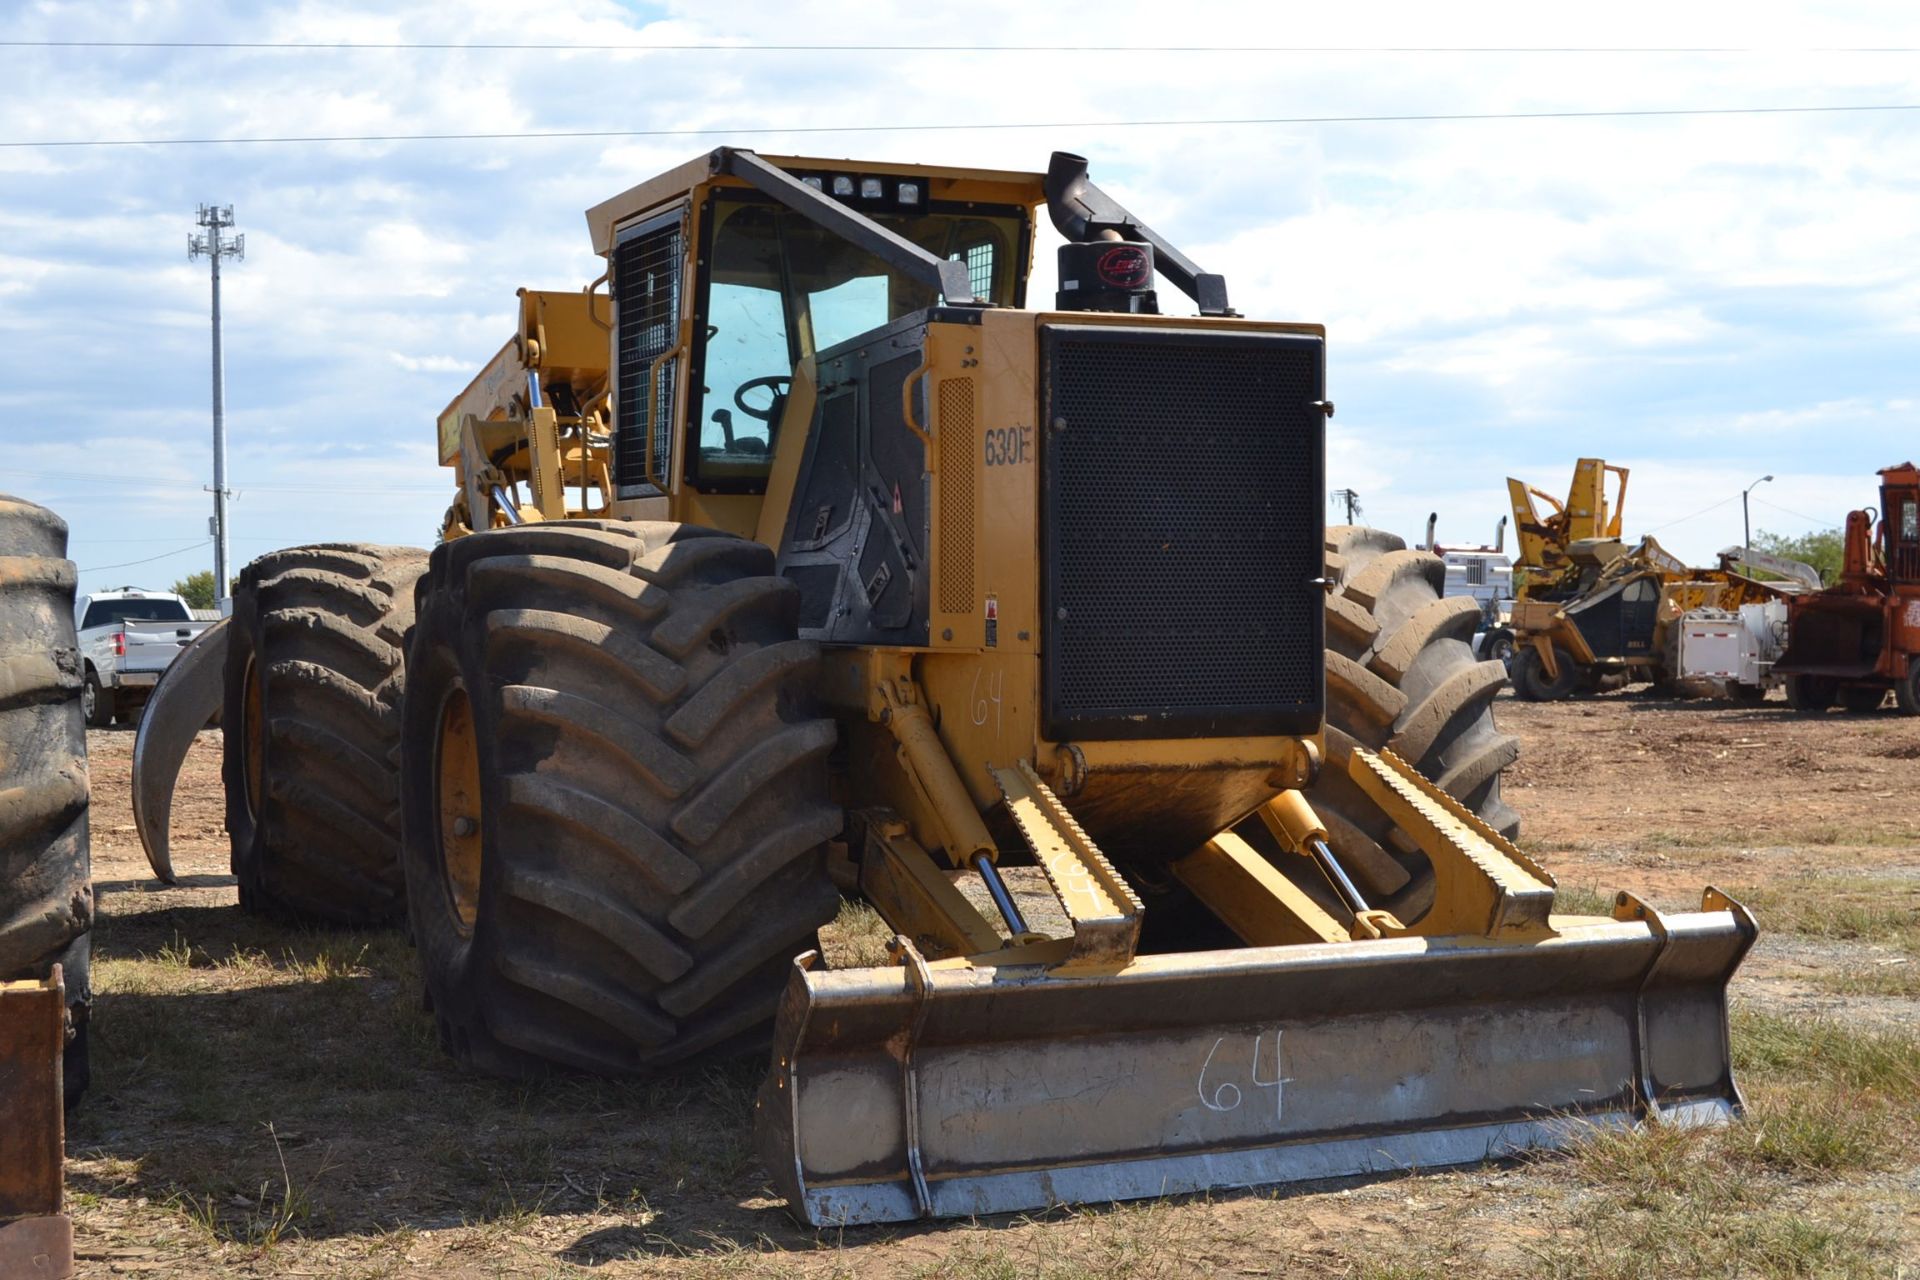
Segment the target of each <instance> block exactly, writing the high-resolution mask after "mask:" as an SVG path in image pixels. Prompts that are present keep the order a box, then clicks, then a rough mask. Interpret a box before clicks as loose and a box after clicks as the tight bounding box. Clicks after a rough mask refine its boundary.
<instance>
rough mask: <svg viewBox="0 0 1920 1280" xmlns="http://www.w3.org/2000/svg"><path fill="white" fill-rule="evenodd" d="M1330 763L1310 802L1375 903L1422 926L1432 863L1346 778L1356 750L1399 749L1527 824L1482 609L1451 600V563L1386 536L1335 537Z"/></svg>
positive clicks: (1495, 811) (1445, 782) (1484, 812)
mask: <svg viewBox="0 0 1920 1280" xmlns="http://www.w3.org/2000/svg"><path fill="white" fill-rule="evenodd" d="M1326 564H1327V576H1328V577H1329V578H1331V579H1332V580H1333V582H1334V584H1335V585H1334V588H1333V590H1332V592H1331V593H1330V594H1329V595H1328V597H1327V759H1326V761H1325V763H1324V765H1323V766H1322V769H1321V772H1320V778H1319V780H1318V781H1317V782H1316V783H1315V784H1314V787H1313V790H1312V793H1311V799H1312V801H1313V806H1314V811H1315V812H1316V813H1317V814H1319V815H1320V818H1321V820H1322V821H1323V822H1325V823H1326V826H1327V832H1328V836H1329V841H1328V842H1329V843H1330V844H1331V845H1332V846H1333V849H1334V852H1335V853H1336V854H1337V855H1338V856H1339V857H1340V858H1341V860H1342V862H1343V863H1344V864H1345V865H1346V866H1347V867H1348V868H1349V870H1350V871H1351V872H1352V873H1353V874H1355V876H1356V877H1357V878H1358V879H1359V880H1360V881H1361V887H1362V888H1363V890H1365V891H1366V893H1367V895H1368V900H1369V902H1371V903H1373V904H1374V905H1376V906H1383V907H1385V908H1386V909H1388V910H1391V911H1395V912H1398V913H1401V915H1402V918H1403V919H1407V920H1412V919H1414V918H1416V917H1417V916H1418V915H1419V914H1421V913H1422V912H1424V911H1425V910H1426V908H1427V905H1428V904H1429V903H1430V901H1431V897H1432V871H1431V868H1430V867H1428V866H1427V862H1426V858H1425V857H1424V856H1423V855H1421V854H1419V853H1418V852H1416V851H1415V850H1414V849H1413V847H1412V845H1411V844H1410V843H1408V842H1407V841H1406V840H1405V838H1404V837H1403V836H1400V835H1398V833H1395V832H1392V831H1391V830H1390V828H1389V824H1388V823H1387V822H1386V821H1385V819H1384V818H1382V817H1380V816H1379V815H1378V813H1377V811H1376V810H1375V808H1374V806H1373V804H1372V803H1371V802H1370V801H1368V800H1367V799H1366V798H1365V797H1364V796H1363V795H1362V794H1361V792H1360V790H1359V788H1358V787H1357V786H1356V785H1355V784H1354V783H1353V781H1352V780H1351V779H1350V778H1349V777H1348V776H1347V772H1346V770H1347V764H1348V761H1349V759H1350V758H1351V752H1352V750H1353V748H1354V746H1355V745H1359V746H1362V747H1367V748H1371V749H1378V748H1381V747H1388V748H1391V749H1392V750H1393V751H1394V752H1396V753H1397V754H1399V755H1400V756H1402V757H1403V758H1405V759H1406V760H1407V761H1408V762H1409V763H1410V764H1412V765H1413V766H1414V767H1415V768H1417V769H1419V770H1420V772H1422V773H1424V774H1425V775H1426V776H1427V777H1428V778H1430V779H1432V780H1433V781H1434V782H1435V783H1437V784H1438V785H1439V786H1440V787H1442V788H1443V789H1445V790H1446V791H1447V792H1448V793H1449V794H1451V795H1452V796H1454V797H1455V798H1456V799H1458V800H1459V801H1460V802H1461V803H1462V804H1464V805H1466V806H1467V807H1468V808H1470V809H1472V810H1474V811H1475V812H1477V813H1478V814H1479V815H1480V816H1481V817H1482V818H1484V819H1485V820H1486V821H1487V822H1488V823H1489V824H1490V825H1491V826H1493V827H1494V828H1495V829H1496V830H1498V831H1500V832H1501V833H1502V834H1504V835H1507V836H1513V835H1515V834H1517V833H1518V831H1519V829H1520V818H1519V815H1518V814H1516V813H1515V812H1514V811H1513V810H1512V809H1511V808H1509V807H1508V805H1507V803H1506V801H1505V800H1503V799H1502V798H1501V794H1500V777H1501V774H1502V773H1503V772H1504V771H1505V770H1506V768H1507V766H1508V765H1510V764H1512V763H1513V761H1514V760H1515V759H1516V758H1517V757H1518V755H1519V752H1520V742H1519V739H1518V738H1515V737H1514V736H1513V735H1511V734H1506V733H1502V732H1500V729H1499V727H1498V726H1497V725H1496V724H1495V723H1494V719H1493V700H1494V698H1495V696H1496V695H1497V694H1498V693H1499V692H1500V690H1501V689H1502V688H1503V687H1505V685H1506V683H1507V670H1506V667H1505V665H1504V664H1502V663H1500V662H1498V661H1492V660H1488V661H1482V660H1480V659H1478V658H1476V657H1475V656H1474V653H1473V632H1474V629H1475V627H1476V625H1477V623H1478V621H1479V617H1480V614H1479V609H1478V606H1477V605H1476V604H1475V602H1474V601H1473V600H1472V599H1471V598H1468V597H1461V596H1454V597H1445V596H1443V595H1442V594H1441V592H1442V589H1443V588H1444V586H1445V583H1446V565H1445V563H1444V562H1443V561H1442V560H1441V559H1440V558H1439V557H1438V556H1435V555H1430V554H1428V553H1427V552H1424V551H1410V550H1408V549H1407V546H1406V543H1405V542H1404V541H1402V540H1401V539H1400V538H1398V537H1396V536H1394V535H1393V534H1390V533H1386V532H1383V531H1381V530H1379V529H1368V528H1363V527H1358V526H1336V527H1333V528H1330V529H1328V530H1327V560H1326Z"/></svg>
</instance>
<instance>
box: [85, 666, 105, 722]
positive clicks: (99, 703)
mask: <svg viewBox="0 0 1920 1280" xmlns="http://www.w3.org/2000/svg"><path fill="white" fill-rule="evenodd" d="M80 715H81V717H82V718H83V719H85V720H86V722H87V727H88V728H89V729H104V728H106V727H107V726H108V725H110V724H112V723H113V695H112V694H110V693H108V692H107V691H106V690H105V689H103V688H101V687H100V676H99V675H98V673H96V672H95V671H94V669H93V668H92V667H88V668H87V681H86V684H85V685H84V686H82V688H81V690H80Z"/></svg>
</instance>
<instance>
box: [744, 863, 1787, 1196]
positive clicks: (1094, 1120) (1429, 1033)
mask: <svg viewBox="0 0 1920 1280" xmlns="http://www.w3.org/2000/svg"><path fill="white" fill-rule="evenodd" d="M1620 902H1621V905H1620V906H1619V907H1618V908H1616V910H1615V916H1616V918H1615V919H1611V920H1609V919H1603V918H1585V917H1558V918H1556V920H1555V922H1554V923H1555V925H1556V927H1557V929H1558V933H1557V935H1556V936H1553V937H1549V938H1546V939H1543V940H1540V941H1533V942H1525V943H1514V942H1494V941H1490V940H1488V939H1485V938H1459V937H1449V938H1417V937H1401V938H1386V939H1380V940H1374V941H1361V942H1334V943H1312V944H1305V945H1298V946H1285V947H1257V948H1250V949H1247V950H1240V951H1215V952H1195V953H1185V954H1176V955H1155V956H1145V957H1141V958H1138V959H1136V960H1134V961H1132V962H1131V963H1129V964H1127V965H1125V966H1124V967H1122V968H1119V969H1118V970H1116V971H1112V972H1108V973H1104V974H1090V975H1084V976H1075V977H1061V976H1054V975H1050V973H1049V971H1048V970H1047V969H1046V968H1045V967H1044V966H1041V965H1035V964H1031V963H1025V964H1022V963H1013V961H1019V960H1026V959H1029V958H1030V956H1031V950H1030V949H1029V952H1028V953H1025V954H1023V953H1021V952H1018V951H1014V952H1007V953H1002V955H1001V956H1000V957H999V959H1001V960H1003V961H1006V963H1000V964H997V965H996V964H995V960H996V957H994V956H982V957H976V958H975V959H974V960H973V961H972V962H971V963H969V962H967V961H940V962H936V963H933V964H928V963H927V962H926V961H924V960H922V959H921V958H920V957H919V955H918V953H916V952H914V951H913V950H912V949H911V948H910V947H906V948H902V950H903V954H904V959H905V961H906V963H904V964H903V965H902V966H900V967H897V968H875V969H851V970H840V971H823V970H819V969H815V968H812V967H810V962H811V956H804V957H802V958H801V960H800V961H799V964H798V968H797V970H796V972H795V973H794V975H793V978H792V981H791V983H790V985H789V987H788V989H787V992H786V995H785V998H784V1000H783V1002H782V1004H781V1007H780V1014H779V1020H778V1023H777V1027H776V1031H775V1040H774V1063H773V1070H772V1073H771V1074H770V1076H769V1077H768V1079H767V1081H766V1083H765V1085H764V1086H763V1088H762V1091H761V1095H760V1099H759V1104H758V1105H759V1111H760V1114H759V1117H758V1119H759V1127H760V1143H761V1150H762V1153H763V1154H764V1156H765V1158H766V1161H767V1166H768V1168H769V1169H770V1170H772V1173H773V1178H774V1181H775V1184H776V1185H777V1186H778V1187H779V1188H780V1190H781V1191H782V1192H784V1194H785V1195H786V1197H787V1201H788V1204H789V1205H790V1207H791V1208H792V1210H793V1212H794V1213H795V1214H796V1215H797V1216H798V1217H800V1218H802V1219H804V1220H805V1221H807V1222H809V1223H811V1224H814V1225H816V1226H827V1225H834V1224H843V1223H847V1224H851V1223H875V1222H900V1221H906V1220H911V1219H915V1218H938V1217H954V1216H968V1215H974V1214H988V1213H1004V1212H1010V1211H1017V1210H1033V1209H1042V1208H1045V1207H1048V1206H1050V1205H1054V1204H1060V1203H1069V1202H1094V1203H1104V1202H1110V1201H1116V1200H1126V1199H1133V1198H1138V1197H1147V1196H1161V1195H1170V1194H1175V1193H1181V1192H1194V1191H1205V1190H1209V1189H1212V1188H1226V1187H1244V1186H1251V1185H1258V1184H1265V1183H1281V1182H1292V1181H1298V1180H1302V1179H1313V1178H1331V1177H1340V1176H1345V1175H1352V1174H1366V1173H1376V1172H1383V1171H1389V1170H1402V1169H1409V1168H1415V1167H1432V1166H1440V1165H1452V1164H1462V1163H1468V1162H1472V1161H1478V1160H1484V1159H1488V1158H1492V1157H1499V1156H1504V1155H1509V1154H1512V1153H1515V1152H1519V1151H1523V1150H1527V1149H1530V1148H1539V1147H1552V1146H1556V1145H1559V1144H1561V1143H1563V1142H1565V1141H1566V1140H1567V1138H1568V1137H1569V1135H1570V1134H1572V1133H1575V1132H1577V1131H1578V1130H1579V1129H1580V1128H1581V1127H1582V1126H1583V1125H1586V1124H1600V1125H1627V1124H1632V1123H1635V1122H1638V1121H1642V1120H1650V1119H1658V1120H1666V1121H1677V1122H1702V1121H1711V1120H1716V1119H1724V1118H1726V1117H1728V1116H1731V1115H1733V1114H1736V1113H1737V1112H1738V1111H1739V1109H1740V1105H1741V1103H1740V1095H1739V1093H1738V1091H1737V1089H1736V1088H1735V1086H1734V1083H1733V1078H1732V1070H1731V1065H1730V1061H1729V1057H1728V1052H1729V1051H1728V1035H1727V1009H1726V991H1727V982H1728V980H1729V978H1731V977H1732V975H1733V972H1734V970H1735V968H1737V967H1738V965H1739V963H1740V960H1741V957H1742V956H1743V955H1744V954H1745V953H1746V951H1747V949H1748V947H1749V946H1751V945H1752V942H1753V939H1754V936H1755V932H1756V930H1755V927H1754V924H1753V919H1752V917H1751V916H1750V915H1748V914H1747V912H1746V911H1745V910H1744V909H1743V908H1741V907H1739V906H1738V904H1735V903H1733V902H1731V901H1730V900H1728V899H1726V898H1725V897H1724V896H1722V895H1720V894H1718V893H1716V892H1714V891H1712V890H1709V891H1708V893H1707V897H1706V902H1705V904H1704V906H1703V909H1702V910H1701V911H1699V912H1693V913H1687V914H1680V915H1673V916H1667V917H1662V916H1661V915H1659V914H1658V913H1656V912H1653V911H1652V910H1650V909H1648V908H1646V907H1645V906H1643V905H1642V904H1640V903H1638V902H1637V901H1635V900H1633V899H1632V898H1630V897H1627V896H1625V895H1623V896H1622V898H1621V900H1620Z"/></svg>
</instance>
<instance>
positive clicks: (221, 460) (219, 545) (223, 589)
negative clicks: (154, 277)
mask: <svg viewBox="0 0 1920 1280" xmlns="http://www.w3.org/2000/svg"><path fill="white" fill-rule="evenodd" d="M198 221H199V225H200V226H202V227H204V228H206V234H205V235H198V236H196V235H189V236H188V237H187V261H188V262H192V261H194V260H195V259H197V258H200V257H202V256H203V255H204V256H205V257H206V259H207V261H208V262H209V263H210V264H212V267H213V598H214V600H215V602H216V603H217V602H219V601H222V600H225V599H226V598H227V596H228V591H229V588H228V585H227V581H228V580H227V499H228V498H230V497H232V496H233V493H232V491H231V490H230V489H228V488H227V365H226V359H225V357H224V356H223V355H222V354H221V351H220V259H222V258H232V259H233V260H234V261H236V262H238V261H241V260H243V259H244V258H245V257H246V250H247V238H246V237H245V236H244V235H236V236H231V237H229V236H224V235H222V234H221V232H223V231H225V230H227V229H228V228H229V227H231V226H233V206H232V205H227V206H225V207H224V208H223V207H221V206H219V205H212V204H203V205H201V206H200V213H199V219H198Z"/></svg>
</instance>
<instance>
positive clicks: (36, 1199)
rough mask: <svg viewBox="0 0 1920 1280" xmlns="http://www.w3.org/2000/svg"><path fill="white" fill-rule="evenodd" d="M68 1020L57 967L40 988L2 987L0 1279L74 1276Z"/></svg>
mask: <svg viewBox="0 0 1920 1280" xmlns="http://www.w3.org/2000/svg"><path fill="white" fill-rule="evenodd" d="M66 1012H67V1009H66V991H65V987H64V985H63V983H62V982H61V977H60V970H59V966H57V965H56V966H55V967H54V972H53V976H52V977H50V978H47V979H45V980H43V981H32V982H0V1276H8V1277H12V1276H22V1277H34V1278H35V1280H39V1278H40V1277H63V1276H67V1275H71V1274H72V1271H73V1226H72V1224H71V1223H70V1222H69V1221H68V1220H67V1219H66V1218H65V1217H64V1216H63V1215H62V1214H61V1212H60V1193H61V1174H62V1166H61V1160H62V1157H63V1155H64V1153H65V1141H66V1137H65V1131H64V1119H63V1108H62V1105H61V1104H62V1099H61V1093H60V1054H61V1049H62V1048H63V1047H64V1043H65V1040H66Z"/></svg>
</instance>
